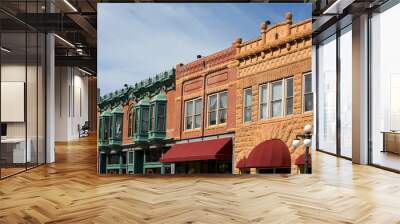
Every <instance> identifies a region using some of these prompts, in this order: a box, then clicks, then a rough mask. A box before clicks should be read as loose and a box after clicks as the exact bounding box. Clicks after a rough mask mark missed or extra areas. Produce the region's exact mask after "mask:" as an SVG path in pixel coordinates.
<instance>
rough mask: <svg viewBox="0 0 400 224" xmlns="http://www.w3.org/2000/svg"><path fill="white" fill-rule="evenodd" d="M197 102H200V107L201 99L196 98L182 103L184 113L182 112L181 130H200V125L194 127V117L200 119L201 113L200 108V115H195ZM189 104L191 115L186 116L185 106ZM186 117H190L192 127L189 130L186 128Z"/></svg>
mask: <svg viewBox="0 0 400 224" xmlns="http://www.w3.org/2000/svg"><path fill="white" fill-rule="evenodd" d="M197 100H200V105H201V97H197V98H194V99H190V100H185V102H184V111H183V126H184V127H183V130H185V131H186V130H196V129H200V128H201V123H200V126H199V127H195V117H196V115H200V117H201V111H202V108H200V114H196V101H197ZM189 102H192V105H193V107H192V114H191V115H188V116H187V115H186V110H187V104H188V103H189ZM188 117H191V118H192V119H191V120H192V126H191V128H187V126H186V120H187V119H186V118H188Z"/></svg>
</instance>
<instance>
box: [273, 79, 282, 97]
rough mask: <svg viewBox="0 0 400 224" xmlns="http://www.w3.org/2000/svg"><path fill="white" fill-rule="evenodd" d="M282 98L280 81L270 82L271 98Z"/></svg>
mask: <svg viewBox="0 0 400 224" xmlns="http://www.w3.org/2000/svg"><path fill="white" fill-rule="evenodd" d="M281 99H282V82H281V81H280V82H275V83H272V100H273V101H275V100H281Z"/></svg>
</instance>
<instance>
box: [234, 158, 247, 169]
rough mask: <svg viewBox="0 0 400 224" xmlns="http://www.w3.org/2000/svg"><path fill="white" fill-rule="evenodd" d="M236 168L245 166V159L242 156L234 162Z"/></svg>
mask: <svg viewBox="0 0 400 224" xmlns="http://www.w3.org/2000/svg"><path fill="white" fill-rule="evenodd" d="M236 168H239V169H243V168H246V159H245V158H243V159H241V160H239V162H237V163H236Z"/></svg>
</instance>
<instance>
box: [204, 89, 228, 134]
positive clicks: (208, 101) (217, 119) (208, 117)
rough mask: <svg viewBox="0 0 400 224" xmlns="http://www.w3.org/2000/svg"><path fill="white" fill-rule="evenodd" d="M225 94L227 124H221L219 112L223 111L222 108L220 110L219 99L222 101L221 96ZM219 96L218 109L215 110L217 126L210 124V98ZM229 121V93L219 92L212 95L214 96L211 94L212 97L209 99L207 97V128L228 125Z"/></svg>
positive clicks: (209, 96)
mask: <svg viewBox="0 0 400 224" xmlns="http://www.w3.org/2000/svg"><path fill="white" fill-rule="evenodd" d="M223 93H226V106H227V107H226V108H225V111H226V120H225V122H224V123H220V122H219V112H220V110H222V109H221V108H220V106H221V105H220V104H219V102H220V101H219V99H220V95H221V94H223ZM215 95H216V96H217V108H216V109H215V111H216V118H215V119H216V123H215V124H210V120H209V119H210V104H209V103H210V98H211V97H212V96H215ZM227 120H228V91H226V90H225V91H221V92H217V93H212V94H210V95H208V97H207V126H208V127H212V126H215V125H220V124H226V122H227Z"/></svg>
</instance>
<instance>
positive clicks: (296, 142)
mask: <svg viewBox="0 0 400 224" xmlns="http://www.w3.org/2000/svg"><path fill="white" fill-rule="evenodd" d="M311 132H312V126H311V125H310V124H307V125H306V126H304V134H302V135H296V138H295V139H293V142H292V145H293V146H294V148H295V149H296V148H297V147H299V146H300V141H301V139H303V143H304V146H305V147H306V152H305V155H304V173H305V174H307V173H308V159H309V158H308V152H309V148H310V146H311V143H312V141H311V139H312V134H311Z"/></svg>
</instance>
